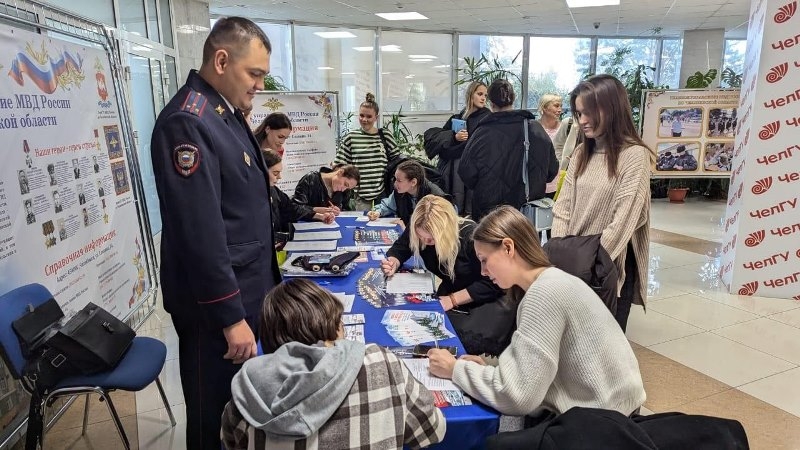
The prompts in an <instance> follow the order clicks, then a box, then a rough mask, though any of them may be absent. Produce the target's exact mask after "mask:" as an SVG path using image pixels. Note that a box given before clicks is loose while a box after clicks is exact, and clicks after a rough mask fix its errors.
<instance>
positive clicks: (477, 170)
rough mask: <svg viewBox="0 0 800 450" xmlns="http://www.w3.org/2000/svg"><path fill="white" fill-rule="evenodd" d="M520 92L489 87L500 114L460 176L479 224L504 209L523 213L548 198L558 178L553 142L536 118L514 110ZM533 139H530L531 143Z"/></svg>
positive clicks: (503, 84)
mask: <svg viewBox="0 0 800 450" xmlns="http://www.w3.org/2000/svg"><path fill="white" fill-rule="evenodd" d="M514 97H515V95H514V87H513V86H512V85H511V83H509V82H508V80H503V79H498V80H495V81H494V82H493V83H492V84H491V86H489V100H491V102H492V107H493V108H494V112H493V113H492V114H490V115H488V116H486V118H484V119H483V120H482V121H481V122H480V123H479V124H478V126H477V128H476V129H475V131H474V132H473V133H472V137H470V139H469V141H467V146H466V148H465V149H464V155H463V156H462V157H461V166H460V167H459V168H458V174H459V175H460V176H461V180H462V181H463V182H464V185H465V186H467V187H468V188H470V189H473V190H474V191H475V192H476V193H478V192H479V193H480V194H479V195H474V196H473V197H472V217H473V219H474V220H476V221H479V220H480V219H481V218H482V217H483V216H485V215H486V214H488V213H489V211H491V210H492V209H494V208H495V207H497V206H498V205H511V206H513V207H515V208H519V207H520V206H522V205H523V204H524V203H525V202H526V201H528V200H537V199H540V198H542V197H544V196H545V185H546V184H547V182H548V181H549V180H552V179H553V177H555V176H556V174H557V173H558V160H556V154H555V151H554V150H553V143H552V142H551V141H550V137H549V136H548V135H547V133H546V132H545V131H544V128H543V127H542V125H541V124H540V123H539V122H537V121H536V120H534V117H533V114H531V113H530V112H529V111H525V110H515V109H514ZM526 136H527V139H526ZM526 140H527V143H528V144H529V145H528V165H527V167H526V170H527V175H528V192H527V193H526V192H525V182H524V180H523V172H522V171H523V168H522V166H523V160H524V158H523V156H524V155H523V154H524V152H525V145H526Z"/></svg>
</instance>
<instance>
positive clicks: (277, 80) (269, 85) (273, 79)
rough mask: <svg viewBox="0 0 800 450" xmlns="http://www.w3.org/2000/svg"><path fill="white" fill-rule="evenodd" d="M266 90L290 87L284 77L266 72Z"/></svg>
mask: <svg viewBox="0 0 800 450" xmlns="http://www.w3.org/2000/svg"><path fill="white" fill-rule="evenodd" d="M264 90H265V91H288V90H289V87H288V86H286V84H284V82H283V78H281V77H279V76H273V75H271V74H266V75H265V76H264Z"/></svg>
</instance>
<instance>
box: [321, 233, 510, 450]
mask: <svg viewBox="0 0 800 450" xmlns="http://www.w3.org/2000/svg"><path fill="white" fill-rule="evenodd" d="M336 222H337V223H338V224H339V225H340V227H339V230H340V231H341V233H342V238H341V239H339V246H340V247H343V246H351V245H355V242H354V240H353V231H355V230H356V229H358V228H366V227H365V222H356V221H355V218H354V217H338V218H337V219H336ZM376 229H380V228H376ZM378 263H379V262H378V261H372V260H370V261H369V262H362V263H358V266H357V267H356V268H355V269H354V270H353V271H352V272H351V273H350V274H349V275H348V276H346V277H319V278H313V280H315V281H317V282H319V283H320V284H321V285H323V286H324V287H325V288H327V289H328V290H330V291H331V292H345V293H347V294H355V296H356V298H355V302H354V303H353V308H352V310H351V311H350V312H351V313H361V314H364V319H365V322H366V323H365V325H364V337H365V339H366V341H367V342H371V343H375V344H379V345H383V346H398V345H400V344H398V343H397V342H396V341H395V340H394V339H393V338H392V337H391V336H389V333H387V332H386V328H385V327H384V326H383V325H382V324H381V319H382V318H383V314H384V313H385V312H386V309H379V308H375V307H373V306H372V305H370V304H369V303H368V302H367V301H366V300H364V298H363V297H361V295H359V294H358V290H357V288H356V280H358V279H359V278H360V277H361V276H362V275H363V274H364V273H365V272H366V271H367V269H368V268H370V267H376V266H378ZM392 309H409V310H418V311H440V312H441V311H442V306H441V304H440V303H439V302H431V303H421V304H406V305H400V306H394V307H392ZM445 321H446V325H447V328H448V329H449V330H450V331H453V326H452V325H451V324H450V321H449V320H448V319H447V315H446V314H445ZM439 344H440V345H451V346H455V347H457V348H458V354H459V355H464V354H466V350H464V346H463V345H462V344H461V341H460V340H459V339H458V338H457V337H455V338H451V339H447V340H443V341H440V342H439ZM473 401H474V400H473ZM442 413H444V417H445V419H446V420H447V433H446V434H445V438H444V441H442V442H441V443H440V444H438V445H434V446H432V447H430V448H439V449H471V448H482V447H483V442H484V441H485V440H486V438H487V437H488V436H491V435H493V434H497V430H498V428H499V425H500V414H499V413H498V412H497V411H495V410H493V409H491V408H489V407H487V406H484V405H481V404H478V403H475V404H473V405H471V406H451V407H447V408H442Z"/></svg>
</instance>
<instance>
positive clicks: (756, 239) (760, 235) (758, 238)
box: [744, 230, 766, 247]
mask: <svg viewBox="0 0 800 450" xmlns="http://www.w3.org/2000/svg"><path fill="white" fill-rule="evenodd" d="M764 237H766V233H765V232H764V230H759V231H756V232H755V233H750V234H748V235H747V238H746V239H745V240H744V245H746V246H748V247H756V246H757V245H758V244H760V243H761V242H763V241H764Z"/></svg>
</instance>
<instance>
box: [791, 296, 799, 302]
mask: <svg viewBox="0 0 800 450" xmlns="http://www.w3.org/2000/svg"><path fill="white" fill-rule="evenodd" d="M792 299H793V300H797V301H800V295H795V296H794V297H792Z"/></svg>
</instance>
